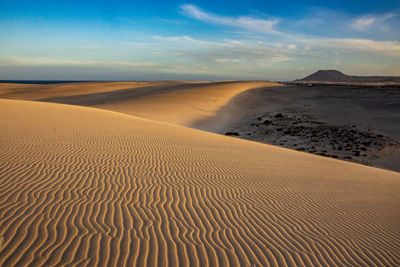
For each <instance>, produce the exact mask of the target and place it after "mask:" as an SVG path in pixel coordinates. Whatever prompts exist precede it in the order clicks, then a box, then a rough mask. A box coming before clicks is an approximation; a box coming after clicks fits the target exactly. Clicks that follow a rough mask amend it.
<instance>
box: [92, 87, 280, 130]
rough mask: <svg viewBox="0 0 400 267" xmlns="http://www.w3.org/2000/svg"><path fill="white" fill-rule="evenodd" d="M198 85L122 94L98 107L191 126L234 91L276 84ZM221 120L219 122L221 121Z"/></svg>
mask: <svg viewBox="0 0 400 267" xmlns="http://www.w3.org/2000/svg"><path fill="white" fill-rule="evenodd" d="M200 85H201V86H193V84H189V86H186V87H182V88H179V89H177V88H176V86H172V87H170V88H168V89H169V90H168V89H167V90H163V91H160V92H157V93H154V94H149V95H144V96H138V97H132V98H129V97H121V98H116V99H114V100H112V101H110V100H108V101H107V103H105V104H99V105H95V106H96V107H98V108H102V109H107V110H113V111H118V112H122V113H126V114H131V115H135V116H140V117H143V118H148V119H153V120H158V121H163V122H168V123H173V124H179V125H184V126H191V125H192V124H194V123H196V122H197V121H199V120H204V119H206V118H209V117H212V116H214V115H215V114H216V112H217V111H218V110H219V109H220V108H221V107H223V106H225V105H226V104H227V103H228V102H229V100H231V99H232V98H233V97H235V96H236V95H238V94H240V93H242V92H244V91H247V90H250V89H254V88H259V87H269V86H274V85H275V86H276V85H277V83H273V82H262V81H260V82H258V81H253V82H211V83H203V84H200ZM221 123H222V122H221Z"/></svg>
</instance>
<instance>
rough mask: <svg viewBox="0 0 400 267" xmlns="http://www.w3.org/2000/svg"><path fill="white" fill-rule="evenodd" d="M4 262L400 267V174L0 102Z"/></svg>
mask: <svg viewBox="0 0 400 267" xmlns="http://www.w3.org/2000/svg"><path fill="white" fill-rule="evenodd" d="M0 111H1V112H0V241H1V242H0V245H1V248H0V265H1V266H24V265H32V266H44V265H45V266H65V265H67V266H71V265H72V266H74V265H77V266H84V265H89V266H93V265H99V266H124V265H126V266H132V265H137V266H144V265H149V266H154V265H158V266H185V265H186V266H207V265H209V266H216V265H225V266H228V265H232V266H234V265H237V266H249V265H258V266H268V265H272V266H274V265H275V266H277V265H280V266H285V265H289V266H290V265H291V266H294V265H325V266H335V265H337V266H360V265H361V266H374V265H386V266H398V265H400V256H399V255H400V242H399V238H400V210H399V207H400V197H399V193H398V192H399V189H400V174H399V173H395V172H390V171H384V170H380V169H375V168H370V167H364V166H361V165H357V164H352V163H347V162H343V161H338V160H334V159H328V158H323V157H319V156H314V155H310V154H306V153H301V152H296V151H291V150H287V149H282V148H278V147H274V146H269V145H264V144H259V143H254V142H249V141H245V140H239V139H235V138H230V137H226V136H220V135H216V134H212V133H206V132H202V131H197V130H193V129H189V128H185V127H182V126H175V125H171V124H165V123H161V122H156V121H152V120H147V119H143V118H138V117H135V116H130V115H124V114H121V113H116V112H111V111H105V110H100V109H93V108H87V107H77V106H69V105H61V104H49V103H39V102H30V101H17V100H0Z"/></svg>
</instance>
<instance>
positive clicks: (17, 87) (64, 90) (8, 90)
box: [0, 81, 179, 100]
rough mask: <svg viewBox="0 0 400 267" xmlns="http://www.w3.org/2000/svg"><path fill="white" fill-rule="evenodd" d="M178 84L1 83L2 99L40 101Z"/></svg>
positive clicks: (0, 95) (167, 82)
mask: <svg viewBox="0 0 400 267" xmlns="http://www.w3.org/2000/svg"><path fill="white" fill-rule="evenodd" d="M177 83H179V82H171V81H165V82H72V83H53V84H16V83H0V98H7V99H21V100H40V99H44V98H59V97H68V96H77V95H80V96H82V95H87V94H95V93H103V92H110V91H116V90H124V89H132V88H143V87H149V86H157V85H163V84H177Z"/></svg>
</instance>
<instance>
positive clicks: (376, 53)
mask: <svg viewBox="0 0 400 267" xmlns="http://www.w3.org/2000/svg"><path fill="white" fill-rule="evenodd" d="M318 69H339V70H342V71H344V72H346V73H348V74H355V75H375V74H376V75H398V76H400V1H380V2H378V1H370V0H367V1H352V0H348V1H330V0H328V1H285V0H282V1H262V0H257V1H256V0H252V1H251V0H250V1H237V0H231V1H125V0H124V1H122V0H119V1H118V0H114V1H101V0H100V1H88V0H86V1H85V0H81V1H75V0H68V1H67V0H59V1H43V0H39V1H18V0H14V1H4V0H0V79H45V80H49V79H61V80H65V79H68V80H69V79H72V80H163V79H180V80H217V79H271V80H291V79H295V78H300V77H303V76H306V75H308V74H310V73H312V72H314V71H316V70H318Z"/></svg>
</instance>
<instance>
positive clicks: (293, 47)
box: [287, 44, 297, 50]
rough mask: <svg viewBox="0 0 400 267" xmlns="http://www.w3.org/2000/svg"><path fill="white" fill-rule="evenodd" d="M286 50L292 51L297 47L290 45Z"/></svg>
mask: <svg viewBox="0 0 400 267" xmlns="http://www.w3.org/2000/svg"><path fill="white" fill-rule="evenodd" d="M287 48H288V49H290V50H294V49H296V48H297V45H294V44H291V45H288V46H287Z"/></svg>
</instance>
